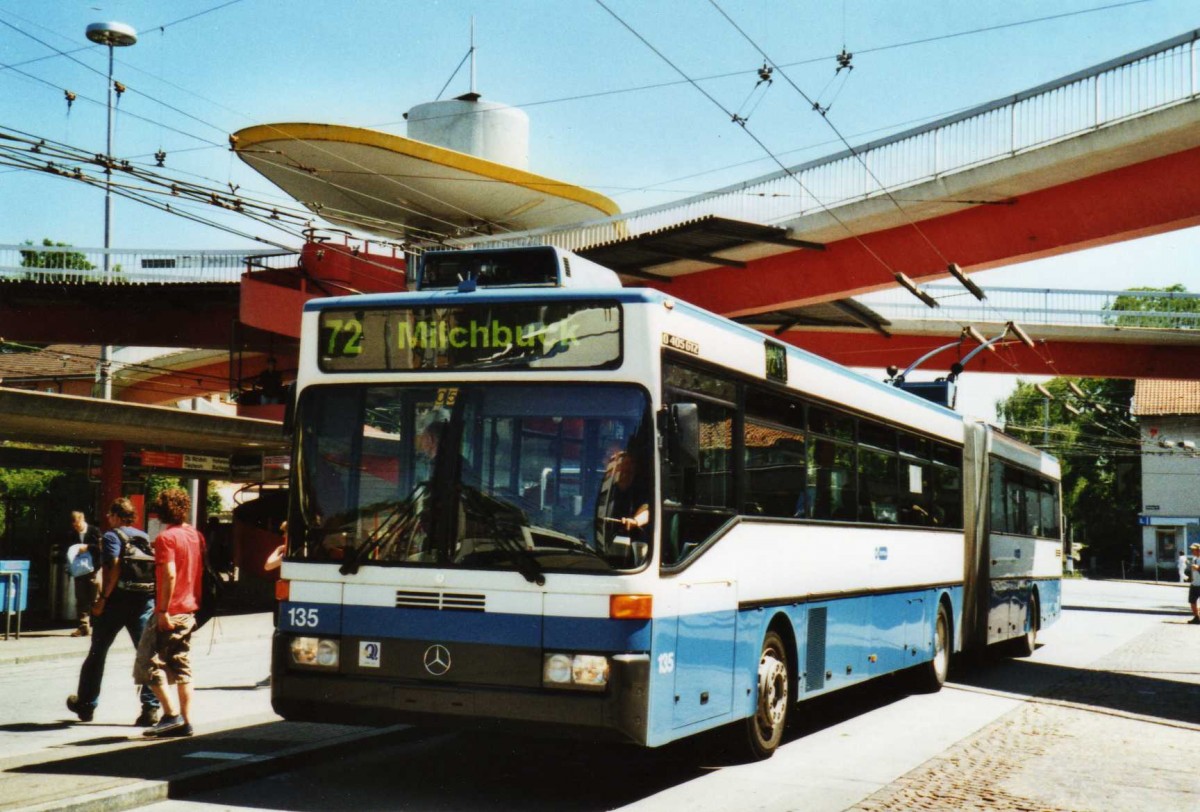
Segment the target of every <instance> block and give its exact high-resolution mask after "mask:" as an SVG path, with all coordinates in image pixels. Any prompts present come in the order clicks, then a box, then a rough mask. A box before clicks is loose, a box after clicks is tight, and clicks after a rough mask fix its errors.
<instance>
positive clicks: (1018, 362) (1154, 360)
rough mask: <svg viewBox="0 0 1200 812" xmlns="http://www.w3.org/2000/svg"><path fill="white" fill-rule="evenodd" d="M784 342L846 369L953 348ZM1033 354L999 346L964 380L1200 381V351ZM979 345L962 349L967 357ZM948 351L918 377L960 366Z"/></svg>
mask: <svg viewBox="0 0 1200 812" xmlns="http://www.w3.org/2000/svg"><path fill="white" fill-rule="evenodd" d="M778 338H779V339H780V340H782V341H785V342H787V343H789V344H793V345H795V346H797V347H800V348H802V349H805V350H808V351H809V352H813V353H816V354H817V355H820V356H822V357H824V358H828V359H829V360H831V361H835V362H837V363H839V364H843V365H845V366H855V367H887V366H889V365H893V364H894V365H895V366H897V367H899V368H900V369H904V368H906V367H907V366H908V365H909V364H911V363H912V362H913V361H915V360H916V359H918V358H920V357H921V356H922V355H924V354H925V353H927V352H929V351H930V350H933V349H935V348H936V347H940V346H942V345H944V344H947V343H949V341H951V340H952V339H949V338H947V337H946V336H905V335H897V336H893V337H892V338H890V339H889V338H885V337H884V336H881V335H877V334H875V333H850V332H809V331H799V330H793V331H791V332H788V333H785V334H783V335H782V336H778ZM1035 345H1036V346H1035V348H1033V349H1031V348H1029V347H1027V346H1025V345H1024V344H1022V343H1020V342H1019V341H1015V340H1014V341H1010V342H1003V343H1001V344H998V345H997V350H996V352H995V353H992V352H989V351H987V350H985V351H983V352H981V353H979V354H978V355H976V356H975V357H974V358H972V359H971V363H970V364H969V365H968V367H967V369H966V370H965V372H964V374H970V373H1000V374H1008V375H1069V376H1072V377H1081V378H1174V379H1182V380H1200V345H1191V346H1188V345H1166V346H1164V345H1161V344H1159V345H1149V344H1137V343H1112V342H1101V341H1093V342H1076V341H1056V340H1050V341H1040V340H1039V341H1036V342H1035ZM977 346H979V345H978V344H975V343H974V342H972V341H968V342H966V343H964V344H963V349H962V354H963V355H966V354H967V353H969V352H970V351H971V350H973V349H975V348H976V347H977ZM958 357H959V356H958V354H956V353H955V352H954V351H953V350H947V351H945V352H943V353H940V354H938V355H935V356H934V357H933V358H931V359H930V360H929V361H927V362H925V363H924V364H922V365H921V367H920V369H919V370H918V371H916V372H914V373H913V375H914V379H915V378H919V377H920V376H921V375H920V374H921V373H932V372H942V373H944V372H947V371H949V369H950V365H951V364H953V363H954V362H955V361H957V360H958Z"/></svg>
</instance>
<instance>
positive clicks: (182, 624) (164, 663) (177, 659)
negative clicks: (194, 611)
mask: <svg viewBox="0 0 1200 812" xmlns="http://www.w3.org/2000/svg"><path fill="white" fill-rule="evenodd" d="M168 617H169V619H170V621H171V631H169V632H160V631H159V630H158V619H157V617H151V618H150V622H149V623H147V624H146V629H145V630H144V631H143V632H142V639H141V640H140V641H139V642H138V647H137V656H136V657H135V658H134V661H133V681H134V682H136V683H137V684H139V685H162V684H164V683H166V684H167V685H174V684H175V683H177V682H191V681H192V662H191V651H192V630H193V629H195V628H196V618H195V617H193V616H192V615H169V616H168Z"/></svg>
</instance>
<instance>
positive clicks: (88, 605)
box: [67, 510, 100, 637]
mask: <svg viewBox="0 0 1200 812" xmlns="http://www.w3.org/2000/svg"><path fill="white" fill-rule="evenodd" d="M67 540H68V546H67V562H68V563H70V561H71V560H72V559H74V558H75V556H76V555H78V554H79V553H81V552H84V551H86V552H87V553H88V554H89V555H90V556H91V558H92V562H93V569H92V571H91V572H88V573H85V574H83V575H77V576H75V578H74V581H75V615H76V618H77V619H78V624H77V625H76V627H75V631H73V632H71V636H72V637H87V636H88V635H89V634H90V633H91V630H92V604H94V603H95V602H96V595H97V594H98V593H99V589H100V573H99V572H97V571H96V570H97V569H99V567H98V566H97V565H96V563H95V562H99V560H100V531H99V530H98V529H97V528H96V527H94V526H92V525H90V524H88V521H87V518H86V517H85V516H84V515H83V511H81V510H73V511H71V532H70V534H69V535H68V536H67Z"/></svg>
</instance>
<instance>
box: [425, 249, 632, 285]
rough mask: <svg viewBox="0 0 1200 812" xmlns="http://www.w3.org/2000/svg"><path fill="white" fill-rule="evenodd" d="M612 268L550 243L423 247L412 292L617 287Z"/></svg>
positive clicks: (617, 279)
mask: <svg viewBox="0 0 1200 812" xmlns="http://www.w3.org/2000/svg"><path fill="white" fill-rule="evenodd" d="M619 287H621V279H620V277H618V276H617V274H616V273H615V272H613V271H612V270H610V269H608V268H605V267H603V266H602V265H597V264H596V263H594V262H592V261H591V260H587V259H584V258H583V257H581V256H577V255H575V254H571V253H569V252H567V251H564V250H562V249H561V248H556V247H554V246H552V245H535V246H528V247H523V248H480V249H475V250H467V251H429V252H427V253H425V254H424V255H423V256H422V257H421V263H420V269H419V271H418V273H417V289H418V290H457V291H459V292H460V293H470V292H472V291H474V290H478V289H480V288H619Z"/></svg>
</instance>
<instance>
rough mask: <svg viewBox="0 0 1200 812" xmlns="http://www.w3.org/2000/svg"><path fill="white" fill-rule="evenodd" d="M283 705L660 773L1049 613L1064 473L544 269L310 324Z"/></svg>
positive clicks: (931, 674)
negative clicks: (616, 746) (486, 736)
mask: <svg viewBox="0 0 1200 812" xmlns="http://www.w3.org/2000/svg"><path fill="white" fill-rule="evenodd" d="M291 420H292V425H293V426H294V430H295V447H294V455H295V456H294V464H293V466H292V483H291V484H292V487H291V493H292V497H291V509H290V515H289V528H290V534H289V536H290V538H289V550H288V553H287V557H286V560H285V562H284V564H283V571H282V576H283V579H284V580H283V581H282V582H281V589H280V590H279V596H280V598H281V600H282V603H281V606H280V614H279V628H278V630H277V633H276V637H275V646H274V654H273V672H272V701H273V704H274V707H275V709H276V711H277V712H279V713H280V714H281V715H282V716H284V717H285V718H288V719H301V720H327V721H339V722H364V721H365V722H383V721H409V722H413V723H416V724H428V725H444V724H452V723H467V724H473V725H478V724H493V723H494V724H496V725H512V726H525V727H533V728H534V729H536V730H539V731H543V732H546V733H551V734H558V733H562V734H567V735H583V736H588V737H590V738H605V737H607V738H612V739H615V740H622V741H628V742H634V743H637V744H640V745H645V746H649V747H655V746H660V745H663V744H666V743H668V742H671V741H674V740H676V739H680V738H683V737H686V736H690V735H692V734H695V733H698V732H701V731H706V730H710V729H713V728H718V727H727V728H728V731H729V733H730V735H731V736H732V737H734V738H735V740H736V741H737V742H739V743H740V744H741V745H742V746H743V747H744V749H745V752H746V753H747V754H749V755H750V756H752V757H757V758H764V757H767V756H769V755H770V754H771V753H772V752H773V751H774V749H775V748H776V746H777V745H778V744H779V742H780V739H781V737H782V735H783V730H784V725H785V723H786V721H787V718H788V714H789V711H790V709H791V708H792V707H794V706H795V705H796V703H797V702H800V701H803V700H805V699H808V698H810V697H815V696H819V695H822V694H826V693H828V692H831V691H835V690H837V689H839V688H843V687H846V686H849V685H854V684H857V683H860V682H862V681H864V680H869V679H872V678H874V677H879V676H882V675H885V674H892V673H896V672H902V671H907V672H910V673H911V674H912V675H913V676H914V677H915V678H916V679H917V680H918V681H919V682H920V683H922V684H923V685H924V686H925V687H927V688H928V689H930V690H936V689H937V688H939V687H940V686H941V684H942V683H943V681H944V680H945V679H946V673H947V669H948V667H949V660H950V655H951V653H952V652H957V651H963V650H972V649H973V650H980V649H982V648H983V647H986V646H987V645H990V644H995V643H1005V644H1006V645H1007V646H1009V647H1011V648H1012V649H1014V651H1018V652H1024V653H1028V652H1031V651H1032V650H1033V646H1034V643H1035V639H1036V634H1037V632H1038V629H1039V628H1041V627H1043V626H1045V625H1046V624H1048V623H1050V622H1052V621H1053V620H1054V619H1055V618H1056V617H1057V616H1058V614H1059V611H1060V576H1061V567H1062V545H1061V532H1060V528H1061V522H1060V509H1059V484H1058V479H1059V467H1058V464H1057V463H1056V462H1055V461H1054V460H1053V459H1052V458H1050V457H1048V456H1046V455H1045V454H1042V453H1041V452H1039V451H1037V450H1035V449H1033V448H1031V447H1029V446H1026V445H1024V444H1022V443H1019V442H1017V441H1016V440H1013V439H1011V438H1009V437H1006V436H1004V435H1003V434H1001V433H999V432H998V431H996V430H995V429H993V428H991V427H989V426H988V425H986V424H985V423H982V422H978V421H974V420H970V419H964V418H963V417H962V416H960V415H958V414H956V413H954V412H952V411H950V410H947V409H945V408H942V407H940V406H937V405H935V404H933V403H930V402H928V401H925V400H923V399H921V398H918V397H916V396H913V395H911V394H908V393H906V392H903V391H901V390H898V389H896V388H893V387H890V386H887V385H885V384H882V383H878V382H875V381H872V380H870V379H868V378H865V377H863V376H861V375H859V374H856V373H854V372H851V371H849V370H846V369H844V368H842V367H840V366H838V365H836V364H833V363H830V362H829V361H826V360H824V359H822V358H819V357H816V356H813V355H811V354H808V353H805V352H803V351H800V350H797V349H795V348H792V347H789V346H786V345H784V344H782V343H779V342H778V341H776V340H774V339H772V338H770V337H765V336H764V335H763V334H761V333H759V332H756V331H754V330H751V329H749V328H746V327H743V326H740V325H737V324H734V323H732V322H730V321H728V320H726V319H723V318H720V317H717V316H715V315H713V314H711V313H707V312H705V311H702V310H700V309H698V308H695V307H692V306H690V305H688V304H686V303H684V302H680V301H676V300H674V299H672V298H671V297H670V296H669V295H666V294H664V293H661V292H658V291H653V290H645V289H633V288H623V287H621V286H620V283H619V280H618V279H617V277H616V276H615V275H614V274H612V273H611V272H609V271H607V270H605V269H602V268H600V267H599V266H596V265H594V264H592V263H589V262H587V261H586V260H583V259H581V258H579V257H576V256H573V255H570V254H567V253H564V252H562V251H559V250H558V249H555V248H550V247H537V248H521V249H486V250H477V251H464V252H442V253H431V254H427V255H426V256H425V259H424V262H423V267H422V272H421V277H420V283H419V286H418V289H417V290H414V291H411V292H404V293H396V294H381V295H371V296H354V297H341V298H333V299H324V300H314V301H311V302H309V303H308V304H307V306H306V307H305V312H304V316H303V327H302V338H301V356H300V368H299V375H298V381H297V400H296V404H295V410H294V416H293V417H292V418H291Z"/></svg>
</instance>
